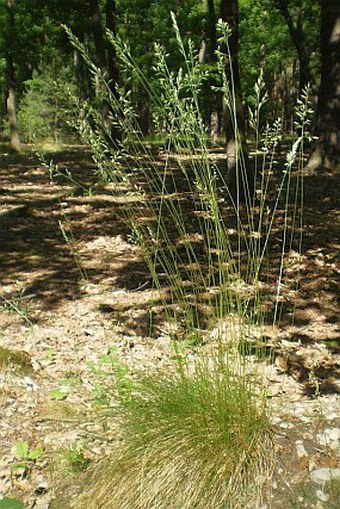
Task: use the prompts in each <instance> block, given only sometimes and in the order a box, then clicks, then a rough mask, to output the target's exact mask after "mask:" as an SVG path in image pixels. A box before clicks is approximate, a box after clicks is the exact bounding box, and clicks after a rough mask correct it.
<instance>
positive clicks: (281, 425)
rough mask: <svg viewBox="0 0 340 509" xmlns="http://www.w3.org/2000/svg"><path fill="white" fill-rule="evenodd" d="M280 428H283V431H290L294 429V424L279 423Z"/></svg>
mask: <svg viewBox="0 0 340 509" xmlns="http://www.w3.org/2000/svg"><path fill="white" fill-rule="evenodd" d="M279 426H280V428H283V429H292V428H294V424H292V423H291V422H284V421H282V422H280V424H279Z"/></svg>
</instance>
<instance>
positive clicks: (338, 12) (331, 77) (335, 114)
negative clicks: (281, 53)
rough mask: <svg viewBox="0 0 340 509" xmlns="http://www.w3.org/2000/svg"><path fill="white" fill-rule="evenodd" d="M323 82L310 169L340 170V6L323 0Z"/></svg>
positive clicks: (328, 0) (321, 83)
mask: <svg viewBox="0 0 340 509" xmlns="http://www.w3.org/2000/svg"><path fill="white" fill-rule="evenodd" d="M320 35H321V81H320V89H319V97H318V108H317V122H316V131H317V132H316V134H317V136H318V137H319V139H318V142H317V146H316V149H315V151H314V153H313V154H312V156H311V158H310V160H309V162H308V167H309V168H310V169H311V170H317V169H319V168H331V169H339V165H340V137H339V133H340V4H339V3H338V2H334V0H321V34H320Z"/></svg>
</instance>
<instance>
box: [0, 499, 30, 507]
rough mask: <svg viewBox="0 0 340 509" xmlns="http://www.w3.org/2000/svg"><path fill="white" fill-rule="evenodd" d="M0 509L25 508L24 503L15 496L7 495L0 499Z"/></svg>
mask: <svg viewBox="0 0 340 509" xmlns="http://www.w3.org/2000/svg"><path fill="white" fill-rule="evenodd" d="M0 509H24V504H23V503H22V502H20V500H16V499H15V498H8V497H5V498H3V499H1V500H0Z"/></svg>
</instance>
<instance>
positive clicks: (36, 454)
mask: <svg viewBox="0 0 340 509" xmlns="http://www.w3.org/2000/svg"><path fill="white" fill-rule="evenodd" d="M14 453H15V456H16V458H17V459H18V461H16V462H15V463H13V465H12V467H11V470H12V472H16V471H20V472H22V473H23V475H24V474H25V473H26V472H27V471H28V470H29V469H30V467H31V465H32V464H33V463H35V462H36V461H37V460H39V459H40V458H41V457H42V454H43V450H42V449H41V448H36V449H30V448H29V445H28V443H27V442H26V440H18V441H17V442H16V443H15V445H14Z"/></svg>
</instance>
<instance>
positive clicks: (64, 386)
mask: <svg viewBox="0 0 340 509" xmlns="http://www.w3.org/2000/svg"><path fill="white" fill-rule="evenodd" d="M77 385H78V379H77V377H76V376H74V375H70V376H68V377H66V378H63V380H61V382H60V383H59V385H58V387H56V388H55V389H53V390H52V392H51V397H52V399H54V400H56V401H63V400H64V399H66V398H67V396H68V395H69V394H70V393H71V392H72V391H74V390H75V389H76V387H77Z"/></svg>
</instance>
